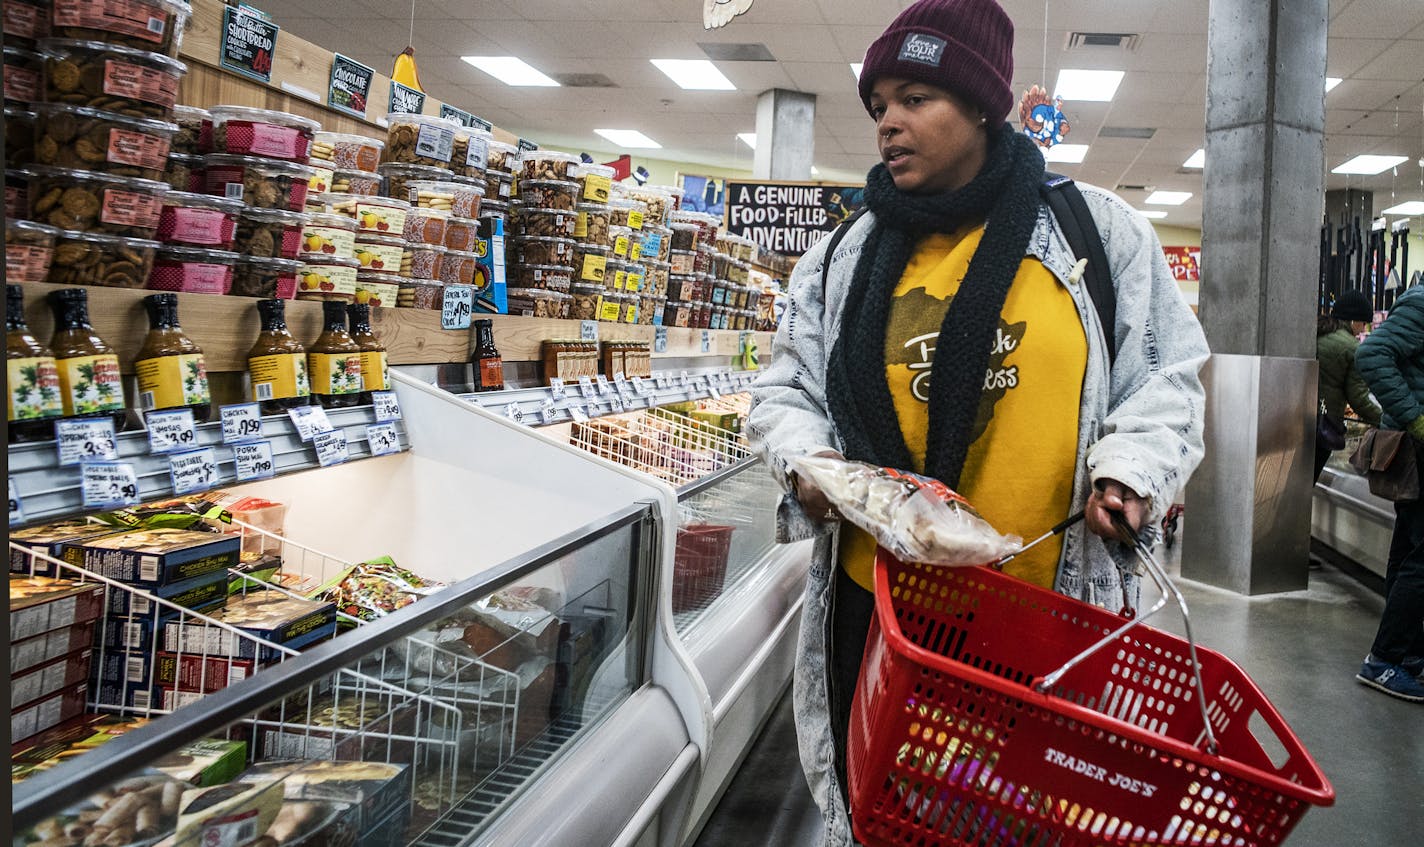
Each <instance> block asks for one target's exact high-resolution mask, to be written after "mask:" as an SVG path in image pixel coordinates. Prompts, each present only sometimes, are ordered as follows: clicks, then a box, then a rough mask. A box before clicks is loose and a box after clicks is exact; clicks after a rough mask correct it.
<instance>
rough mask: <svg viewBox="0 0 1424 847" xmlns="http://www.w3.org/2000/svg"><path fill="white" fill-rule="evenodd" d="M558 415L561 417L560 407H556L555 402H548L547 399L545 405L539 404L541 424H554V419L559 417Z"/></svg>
mask: <svg viewBox="0 0 1424 847" xmlns="http://www.w3.org/2000/svg"><path fill="white" fill-rule="evenodd" d="M558 415H559V410H558V407H556V406H555V405H554V401H553V400H547V399H546V400H545V401H544V402H543V403H540V404H539V422H540V423H545V424H547V423H553V422H554V418H556V417H558Z"/></svg>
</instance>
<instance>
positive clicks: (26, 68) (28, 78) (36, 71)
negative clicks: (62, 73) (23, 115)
mask: <svg viewBox="0 0 1424 847" xmlns="http://www.w3.org/2000/svg"><path fill="white" fill-rule="evenodd" d="M4 56H5V80H4V83H5V85H4V88H5V105H7V106H10V105H14V106H21V107H23V106H28V105H29V104H31V103H37V102H39V101H41V100H43V99H44V97H43V95H42V92H43V90H44V89H43V86H42V85H41V84H40V78H41V77H42V76H43V75H44V60H43V59H41V58H40V54H38V53H36V52H34V51H33V50H26V49H24V48H22V47H16V46H13V45H10V44H6V45H5V49H4Z"/></svg>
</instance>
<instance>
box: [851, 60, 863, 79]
mask: <svg viewBox="0 0 1424 847" xmlns="http://www.w3.org/2000/svg"><path fill="white" fill-rule="evenodd" d="M863 67H865V63H864V62H851V63H850V72H851V73H853V74H855V78H856V79H860V69H861V68H863Z"/></svg>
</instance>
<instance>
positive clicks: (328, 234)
mask: <svg viewBox="0 0 1424 847" xmlns="http://www.w3.org/2000/svg"><path fill="white" fill-rule="evenodd" d="M355 248H356V221H354V220H352V219H351V218H348V217H346V216H345V215H334V214H331V213H330V212H313V213H311V214H309V215H307V219H306V222H305V223H304V224H303V225H302V231H301V242H300V247H299V249H300V251H301V252H303V253H318V254H323V255H327V256H337V257H339V258H342V259H351V258H354V257H355Z"/></svg>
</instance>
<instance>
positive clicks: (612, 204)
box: [608, 199, 648, 231]
mask: <svg viewBox="0 0 1424 847" xmlns="http://www.w3.org/2000/svg"><path fill="white" fill-rule="evenodd" d="M608 210H609V213H610V216H609V219H608V222H609V223H610V224H612V225H613V226H626V227H628V228H629V229H631V230H635V231H636V230H641V229H642V228H643V219H644V217H645V216H646V215H647V213H648V204H647V203H644V202H643V201H641V200H624V199H613V200H610V201H608Z"/></svg>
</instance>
